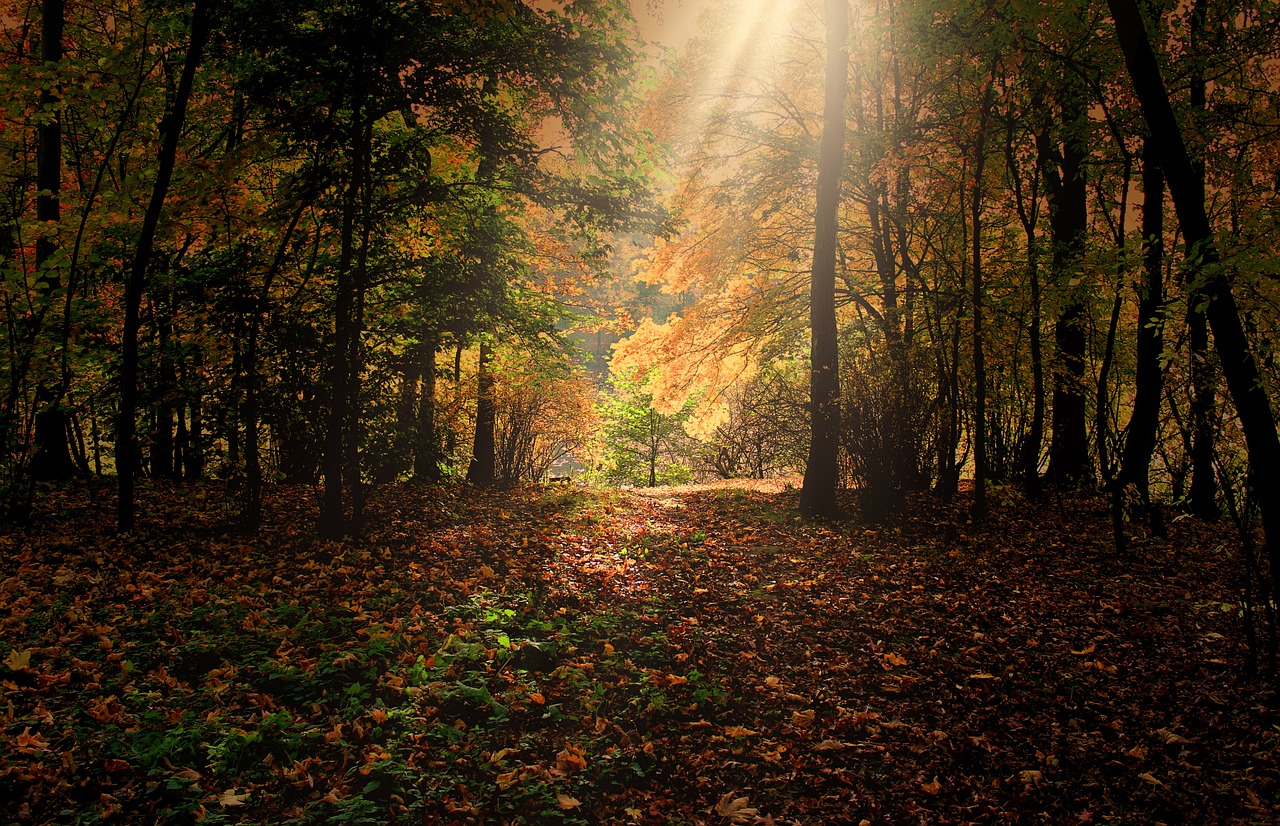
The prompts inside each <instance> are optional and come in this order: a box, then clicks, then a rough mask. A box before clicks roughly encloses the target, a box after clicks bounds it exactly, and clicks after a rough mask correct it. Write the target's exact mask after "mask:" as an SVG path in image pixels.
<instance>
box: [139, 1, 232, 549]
mask: <svg viewBox="0 0 1280 826" xmlns="http://www.w3.org/2000/svg"><path fill="white" fill-rule="evenodd" d="M210 27H211V22H210V19H209V13H208V0H196V3H195V8H194V9H193V11H192V15H191V42H190V45H189V46H188V47H187V56H186V59H185V60H184V61H183V64H182V74H181V76H180V78H179V80H178V89H177V93H176V95H175V96H174V100H173V108H172V109H171V110H170V111H169V112H168V114H167V115H166V116H165V119H164V120H163V121H161V123H160V133H161V141H160V156H159V169H158V170H157V172H156V180H155V184H154V186H153V187H152V190H151V200H150V202H149V203H148V204H147V211H146V213H145V214H144V215H143V219H142V228H141V231H140V233H139V237H138V247H137V249H136V250H135V251H134V256H133V262H132V264H131V265H130V268H129V275H128V278H127V279H126V280H125V290H124V331H123V336H122V340H123V346H122V354H121V359H120V412H119V422H118V424H117V425H116V473H117V475H118V479H119V498H118V499H117V502H116V529H117V530H118V531H120V532H121V533H125V532H128V531H132V530H133V526H134V474H135V473H136V472H137V465H138V436H137V434H138V423H137V414H138V330H139V328H140V326H141V325H140V320H139V309H140V308H141V306H142V292H143V289H144V288H145V287H146V281H147V267H148V265H149V264H150V263H151V252H152V249H153V248H154V246H155V236H156V228H157V227H158V226H159V224H160V212H161V210H163V209H164V199H165V196H166V195H168V193H169V183H170V182H171V181H172V180H173V168H174V165H175V164H176V162H177V156H178V138H179V136H180V135H181V133H182V124H183V123H184V121H185V120H186V117H187V102H188V101H189V100H190V99H191V87H192V85H193V84H194V83H195V75H196V66H198V65H199V63H200V56H201V54H202V53H203V52H204V46H205V43H206V42H207V41H208V39H209V31H210Z"/></svg>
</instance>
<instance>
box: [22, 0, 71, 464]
mask: <svg viewBox="0 0 1280 826" xmlns="http://www.w3.org/2000/svg"><path fill="white" fill-rule="evenodd" d="M62 26H63V0H44V5H43V8H42V10H41V33H40V52H41V54H40V56H41V59H42V60H43V61H44V63H45V65H46V66H48V65H49V64H51V63H57V62H58V61H60V60H62ZM57 102H58V97H57V95H56V93H55V92H54V90H53V89H52V88H48V89H45V90H44V91H43V92H41V94H40V103H41V105H42V106H44V107H49V108H52V107H53V106H55V105H56V104H57ZM37 141H38V144H37V155H38V157H37V161H36V188H37V189H39V190H40V195H38V196H37V197H36V220H37V221H39V222H40V223H41V224H43V225H44V226H45V227H47V234H46V233H41V235H40V236H39V237H38V238H37V239H36V272H37V276H36V278H37V282H36V283H37V284H38V285H39V289H40V290H41V292H43V293H45V295H46V296H47V298H48V300H49V301H50V302H52V301H53V298H54V295H55V294H56V293H57V291H58V290H59V289H60V288H61V286H62V278H61V274H60V272H59V270H58V268H57V266H56V265H53V264H51V263H50V261H51V260H52V259H53V256H54V253H55V252H56V251H57V248H58V245H57V236H56V235H55V234H54V233H55V232H56V228H57V225H58V221H59V220H61V218H62V202H61V199H60V198H59V192H60V190H61V188H62V118H61V116H60V115H59V116H56V117H53V118H51V119H50V120H49V121H48V122H47V123H43V124H41V125H40V128H39V131H38V136H37ZM42 315H43V312H42ZM62 400H63V399H62V393H60V392H58V391H56V390H54V389H52V388H50V387H49V386H48V385H46V384H44V383H43V382H42V383H41V385H40V387H39V388H38V389H37V391H36V406H37V408H38V410H37V412H36V420H35V451H34V453H33V455H32V457H31V475H32V477H33V478H36V479H45V480H57V481H66V480H68V479H71V478H72V477H74V476H75V474H76V465H75V461H74V460H73V459H72V458H71V451H70V447H69V444H70V443H69V440H68V436H69V425H70V419H69V418H68V416H67V411H66V409H65V408H64V407H63V404H62Z"/></svg>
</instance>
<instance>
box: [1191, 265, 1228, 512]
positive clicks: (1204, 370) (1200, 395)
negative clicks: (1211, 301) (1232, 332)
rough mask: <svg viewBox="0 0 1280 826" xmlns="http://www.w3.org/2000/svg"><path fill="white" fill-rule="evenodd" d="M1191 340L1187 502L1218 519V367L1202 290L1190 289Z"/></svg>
mask: <svg viewBox="0 0 1280 826" xmlns="http://www.w3.org/2000/svg"><path fill="white" fill-rule="evenodd" d="M1187 300H1188V302H1189V303H1190V304H1191V305H1192V306H1190V307H1189V308H1188V309H1187V332H1188V336H1187V338H1188V343H1189V344H1190V349H1191V409H1190V411H1189V412H1190V416H1191V486H1190V487H1189V488H1188V489H1187V506H1188V508H1189V509H1190V511H1191V513H1193V514H1195V515H1196V516H1198V517H1200V518H1201V519H1208V520H1215V519H1217V518H1218V517H1219V516H1221V512H1220V511H1219V510H1218V482H1217V478H1216V475H1215V471H1214V468H1213V456H1214V452H1215V450H1216V442H1217V426H1216V422H1215V419H1216V418H1217V416H1216V415H1215V408H1216V407H1217V392H1218V375H1217V373H1218V371H1217V370H1215V369H1214V363H1213V353H1211V352H1210V350H1209V322H1208V319H1207V318H1205V313H1204V311H1203V310H1201V309H1200V308H1198V307H1197V306H1195V304H1196V303H1197V302H1200V301H1203V300H1204V299H1203V298H1202V296H1201V294H1200V291H1199V290H1197V289H1194V288H1191V289H1189V290H1188V293H1187Z"/></svg>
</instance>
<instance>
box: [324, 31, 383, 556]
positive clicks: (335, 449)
mask: <svg viewBox="0 0 1280 826" xmlns="http://www.w3.org/2000/svg"><path fill="white" fill-rule="evenodd" d="M354 48H356V49H359V48H360V46H359V45H358V44H357V45H356V46H355V47H354ZM352 65H353V79H352V83H353V90H352V93H353V98H354V101H353V103H352V113H351V132H350V135H349V138H348V139H349V141H350V144H349V146H348V150H349V152H350V154H349V156H348V163H349V165H350V169H349V175H350V179H349V180H348V182H347V187H346V190H345V191H344V193H343V200H342V229H341V239H340V249H339V259H338V267H337V273H336V283H335V290H334V327H333V330H334V341H333V351H332V358H331V362H330V367H329V381H330V393H331V399H332V400H331V402H330V404H329V412H328V416H327V418H326V423H325V436H324V446H323V459H322V461H321V470H322V473H323V474H324V492H323V495H322V497H321V501H320V520H319V525H318V527H319V530H320V533H321V534H322V535H323V536H326V537H330V538H337V537H340V536H344V535H348V534H350V533H352V532H353V531H354V530H356V529H357V523H358V522H359V513H358V511H359V490H358V488H359V485H360V477H359V466H358V460H359V456H358V445H356V444H354V442H355V440H356V439H357V436H358V434H357V432H356V425H357V424H358V421H359V401H360V400H359V375H358V371H359V368H358V365H357V362H358V360H359V352H360V334H361V330H360V318H359V316H360V309H361V303H362V302H361V296H360V291H361V287H362V284H361V283H360V282H361V281H362V278H361V273H360V272H358V270H360V269H363V267H362V266H360V265H358V263H357V261H358V260H359V261H363V259H364V250H363V249H361V250H359V251H357V249H356V247H357V234H359V235H360V236H361V238H363V237H364V236H365V230H366V229H367V221H368V216H367V215H365V216H363V220H362V216H361V212H363V211H364V210H363V207H364V205H365V199H366V193H365V186H366V182H365V178H364V173H365V171H366V167H367V163H368V153H369V151H370V146H369V144H368V142H367V139H368V136H369V132H368V128H367V127H368V124H366V123H365V120H366V119H367V117H368V114H369V113H368V112H367V111H366V110H365V97H364V93H365V89H364V82H365V78H364V77H363V73H364V68H363V61H362V59H361V57H360V56H358V55H357V56H356V57H354V58H353V59H352ZM361 246H364V245H363V244H362V245H361ZM357 256H359V258H357ZM353 454H354V456H353ZM353 459H354V461H353ZM348 488H349V489H350V490H351V492H352V493H353V496H352V497H351V499H350V501H351V505H352V510H351V512H350V513H348V511H347V504H348V497H347V495H346V493H347V490H348Z"/></svg>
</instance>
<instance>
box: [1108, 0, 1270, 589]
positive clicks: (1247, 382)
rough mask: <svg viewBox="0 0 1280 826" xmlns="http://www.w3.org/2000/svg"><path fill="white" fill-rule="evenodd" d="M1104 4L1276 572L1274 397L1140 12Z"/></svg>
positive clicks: (1122, 0)
mask: <svg viewBox="0 0 1280 826" xmlns="http://www.w3.org/2000/svg"><path fill="white" fill-rule="evenodd" d="M1107 5H1108V6H1110V8H1111V14H1112V18H1113V19H1114V21H1115V26H1116V35H1117V39H1118V40H1119V42H1120V47H1121V49H1122V50H1123V51H1124V57H1125V63H1126V65H1127V66H1128V69H1129V75H1130V77H1131V78H1132V80H1133V86H1134V91H1135V92H1136V93H1137V96H1138V100H1139V101H1140V102H1141V104H1142V111H1143V115H1144V117H1145V118H1146V121H1147V129H1148V130H1149V132H1150V134H1151V141H1152V145H1153V146H1154V148H1155V150H1156V154H1157V156H1158V157H1159V159H1160V165H1161V167H1162V168H1163V169H1164V173H1165V178H1166V179H1167V182H1168V186H1169V192H1170V194H1171V195H1172V197H1173V204H1174V208H1175V210H1176V211H1177V214H1178V223H1179V224H1180V225H1181V227H1182V234H1183V237H1184V238H1185V240H1186V244H1187V251H1188V257H1189V258H1191V259H1192V260H1193V261H1198V262H1199V263H1200V264H1201V265H1202V267H1203V270H1202V273H1201V281H1202V283H1203V291H1204V295H1205V297H1206V299H1207V300H1208V307H1207V309H1206V315H1207V316H1208V320H1209V325H1210V326H1211V328H1212V330H1213V340H1214V344H1215V345H1216V349H1217V352H1218V357H1219V360H1220V362H1221V364H1222V372H1223V375H1224V376H1225V378H1226V381H1227V389H1228V390H1229V391H1230V394H1231V399H1232V401H1233V402H1234V404H1235V408H1236V412H1237V414H1238V415H1239V417H1240V425H1241V427H1242V429H1243V430H1244V435H1245V443H1246V445H1247V447H1248V454H1249V471H1250V472H1249V475H1250V482H1251V484H1252V486H1253V492H1254V497H1255V499H1256V501H1257V503H1258V509H1259V511H1260V512H1261V514H1262V524H1263V530H1264V531H1265V534H1266V545H1267V554H1268V561H1269V563H1270V567H1271V570H1272V571H1280V438H1278V437H1277V434H1276V420H1275V416H1274V414H1273V412H1272V410H1271V400H1270V399H1269V398H1268V397H1267V391H1266V387H1265V385H1264V384H1263V381H1262V376H1261V374H1260V372H1259V370H1258V364H1257V362H1256V361H1255V360H1254V357H1253V353H1252V351H1251V350H1250V349H1249V339H1248V337H1247V336H1246V334H1245V330H1244V325H1243V324H1242V323H1241V319H1240V310H1239V307H1238V305H1237V304H1236V300H1235V296H1234V295H1233V294H1232V292H1231V285H1230V283H1229V282H1228V281H1227V278H1226V274H1225V272H1224V271H1223V269H1222V268H1221V267H1220V266H1218V265H1219V256H1218V251H1217V248H1216V246H1215V245H1214V240H1213V230H1212V227H1211V226H1210V224H1209V216H1208V214H1207V212H1206V210H1205V204H1204V190H1203V187H1202V186H1201V185H1200V181H1199V176H1198V175H1197V172H1196V169H1195V167H1194V165H1193V164H1192V162H1191V158H1190V156H1189V155H1188V154H1187V148H1186V144H1185V143H1184V142H1183V139H1182V132H1181V130H1180V129H1179V127H1178V121H1177V118H1176V117H1175V116H1174V113H1173V107H1172V106H1171V105H1170V103H1169V95H1168V92H1167V90H1166V89H1165V85H1164V81H1163V80H1162V79H1161V77H1160V68H1159V65H1158V64H1157V62H1156V56H1155V52H1154V51H1152V49H1151V44H1150V42H1149V41H1148V40H1147V33H1146V29H1145V28H1144V25H1143V21H1142V13H1141V12H1140V11H1139V10H1138V6H1137V4H1136V2H1135V0H1107ZM1277 597H1280V577H1273V578H1272V598H1273V599H1275V598H1277Z"/></svg>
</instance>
